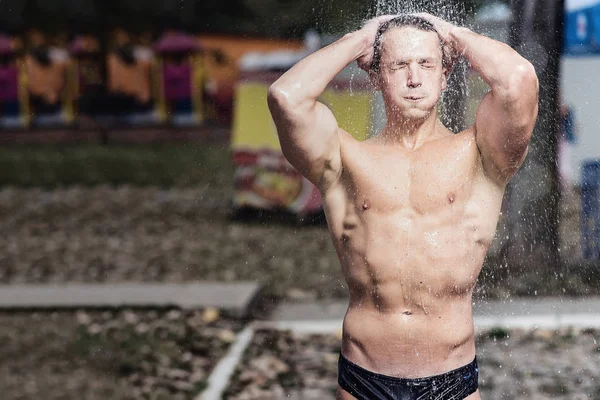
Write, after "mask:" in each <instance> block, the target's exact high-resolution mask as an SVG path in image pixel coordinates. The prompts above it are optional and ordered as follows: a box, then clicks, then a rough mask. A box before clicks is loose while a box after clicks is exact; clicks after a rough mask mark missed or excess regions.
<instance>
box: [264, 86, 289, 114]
mask: <svg viewBox="0 0 600 400" xmlns="http://www.w3.org/2000/svg"><path fill="white" fill-rule="evenodd" d="M267 103H268V105H269V108H270V109H271V110H275V109H277V110H292V109H294V104H293V101H292V99H291V98H290V95H289V93H288V91H287V90H286V89H285V88H282V87H281V86H278V85H277V83H274V84H272V85H271V86H270V87H269V91H268V92H267Z"/></svg>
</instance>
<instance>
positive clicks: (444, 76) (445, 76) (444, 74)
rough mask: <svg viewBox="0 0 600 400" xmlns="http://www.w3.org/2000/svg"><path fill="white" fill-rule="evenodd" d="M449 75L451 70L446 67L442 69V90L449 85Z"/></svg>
mask: <svg viewBox="0 0 600 400" xmlns="http://www.w3.org/2000/svg"><path fill="white" fill-rule="evenodd" d="M448 75H450V71H448V70H447V69H446V68H445V67H444V69H443V70H442V92H443V91H444V90H446V88H447V87H448Z"/></svg>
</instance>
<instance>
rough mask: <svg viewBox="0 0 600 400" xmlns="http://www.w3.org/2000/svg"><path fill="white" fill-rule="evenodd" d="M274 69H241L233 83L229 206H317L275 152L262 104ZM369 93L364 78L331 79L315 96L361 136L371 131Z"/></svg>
mask: <svg viewBox="0 0 600 400" xmlns="http://www.w3.org/2000/svg"><path fill="white" fill-rule="evenodd" d="M279 75H280V74H278V73H270V72H255V73H244V74H242V76H241V79H240V81H239V83H238V86H237V89H236V92H235V107H234V120H233V132H232V138H231V149H232V152H233V160H234V164H235V167H236V168H235V179H234V182H235V195H234V199H233V203H234V207H236V208H246V207H250V208H259V209H266V210H285V211H290V212H293V213H296V214H300V215H306V214H311V213H315V212H319V211H321V209H322V203H321V198H320V194H319V192H318V190H317V189H316V188H315V187H314V185H312V183H310V182H309V181H308V180H306V179H305V178H304V177H302V176H301V175H300V174H299V173H298V172H297V171H295V170H294V168H293V167H292V166H291V165H290V164H289V163H288V162H287V160H286V159H285V157H284V156H283V154H282V153H281V147H280V144H279V138H278V136H277V130H276V128H275V124H274V122H273V120H272V118H271V114H270V112H269V109H268V106H267V91H268V88H269V85H270V84H271V83H272V82H274V81H275V80H276V79H277V77H278V76H279ZM351 83H352V90H350V84H351ZM373 96H374V92H373V90H372V89H370V88H369V87H368V86H367V84H366V83H365V82H359V81H358V80H357V81H356V82H350V81H347V80H337V81H334V82H333V84H332V85H330V87H329V88H328V89H327V90H326V92H325V93H324V94H323V95H322V97H321V99H320V101H321V102H323V103H324V104H326V105H327V106H328V107H329V108H330V109H331V110H332V112H333V114H334V115H335V116H336V119H337V121H338V124H339V125H340V127H341V128H343V129H344V130H346V131H347V132H349V133H350V134H352V135H353V136H354V137H355V138H356V139H358V140H364V139H366V138H368V137H369V136H370V135H371V126H372V115H373V113H372V111H371V110H372V102H373Z"/></svg>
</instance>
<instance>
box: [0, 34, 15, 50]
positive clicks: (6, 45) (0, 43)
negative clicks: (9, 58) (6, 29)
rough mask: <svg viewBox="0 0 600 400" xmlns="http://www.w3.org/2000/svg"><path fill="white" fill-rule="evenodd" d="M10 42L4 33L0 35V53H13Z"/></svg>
mask: <svg viewBox="0 0 600 400" xmlns="http://www.w3.org/2000/svg"><path fill="white" fill-rule="evenodd" d="M14 52H15V51H14V49H13V47H12V42H11V41H10V39H9V38H8V37H6V36H4V35H1V36H0V54H12V53H14Z"/></svg>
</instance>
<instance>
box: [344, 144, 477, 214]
mask: <svg viewBox="0 0 600 400" xmlns="http://www.w3.org/2000/svg"><path fill="white" fill-rule="evenodd" d="M449 142H450V143H446V142H440V143H437V144H436V145H429V146H423V148H421V149H419V150H418V151H414V152H408V151H402V150H396V149H383V148H373V147H367V149H364V150H363V151H361V153H360V155H358V156H357V157H355V158H354V159H353V160H352V162H350V163H349V165H348V169H347V177H346V179H347V184H348V185H349V186H351V190H350V191H349V192H350V193H351V200H352V201H353V202H354V204H355V206H356V208H357V209H359V210H362V211H367V210H372V211H375V212H376V211H380V212H384V213H389V212H394V211H398V210H401V209H411V210H414V211H416V212H417V213H421V214H427V213H434V212H439V211H442V210H449V209H452V208H455V207H457V206H458V205H460V204H464V203H465V202H466V201H467V200H468V199H469V197H470V193H471V189H472V185H473V181H474V174H475V165H476V153H473V149H472V148H471V146H470V145H469V143H467V142H464V141H461V142H458V143H454V142H452V141H449Z"/></svg>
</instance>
